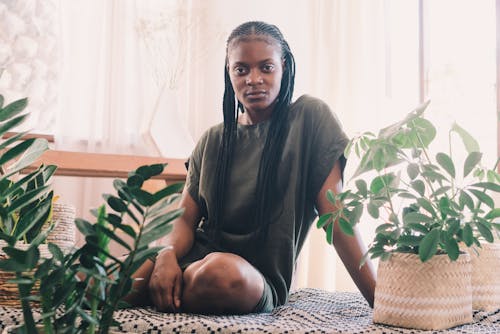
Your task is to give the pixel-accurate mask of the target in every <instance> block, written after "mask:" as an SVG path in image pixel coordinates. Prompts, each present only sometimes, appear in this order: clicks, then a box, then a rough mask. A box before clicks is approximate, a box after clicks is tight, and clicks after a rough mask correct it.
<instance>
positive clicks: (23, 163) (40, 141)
mask: <svg viewBox="0 0 500 334" xmlns="http://www.w3.org/2000/svg"><path fill="white" fill-rule="evenodd" d="M28 140H30V139H28ZM14 148H15V147H14ZM48 149H49V144H48V142H47V140H46V139H44V138H35V139H34V141H33V143H32V144H30V145H29V146H28V148H27V149H26V150H25V151H24V150H23V151H24V153H23V154H22V156H21V157H20V158H19V160H17V161H16V162H15V163H14V164H13V165H11V166H9V168H8V170H9V173H10V174H13V173H17V172H18V171H20V170H21V169H23V168H26V167H28V166H29V165H31V164H33V163H34V162H35V161H36V160H37V159H38V158H39V157H40V156H41V155H42V154H43V152H45V151H47V150H48Z"/></svg>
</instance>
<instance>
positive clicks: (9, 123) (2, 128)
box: [0, 114, 28, 136]
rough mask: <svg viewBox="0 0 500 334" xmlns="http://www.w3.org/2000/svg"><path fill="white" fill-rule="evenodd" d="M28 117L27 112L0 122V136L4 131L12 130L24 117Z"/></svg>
mask: <svg viewBox="0 0 500 334" xmlns="http://www.w3.org/2000/svg"><path fill="white" fill-rule="evenodd" d="M27 117H28V114H24V115H20V116H17V117H16V118H13V119H11V120H8V121H7V122H5V123H3V124H0V136H3V135H4V134H5V133H6V132H8V131H10V130H12V129H13V128H15V127H16V126H18V125H19V124H22V123H23V122H24V121H25V120H26V118H27Z"/></svg>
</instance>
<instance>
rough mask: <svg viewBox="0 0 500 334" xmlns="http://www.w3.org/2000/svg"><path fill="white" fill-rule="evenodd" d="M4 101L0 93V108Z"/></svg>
mask: <svg viewBox="0 0 500 334" xmlns="http://www.w3.org/2000/svg"><path fill="white" fill-rule="evenodd" d="M1 73H2V72H0V76H1ZM4 101H5V100H4V97H3V95H1V94H0V108H2V107H3V103H4Z"/></svg>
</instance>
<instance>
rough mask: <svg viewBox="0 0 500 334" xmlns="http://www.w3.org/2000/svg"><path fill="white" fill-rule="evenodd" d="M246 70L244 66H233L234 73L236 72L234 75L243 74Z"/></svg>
mask: <svg viewBox="0 0 500 334" xmlns="http://www.w3.org/2000/svg"><path fill="white" fill-rule="evenodd" d="M246 72H247V70H246V68H244V67H241V66H240V67H235V68H234V73H236V75H242V74H245V73H246Z"/></svg>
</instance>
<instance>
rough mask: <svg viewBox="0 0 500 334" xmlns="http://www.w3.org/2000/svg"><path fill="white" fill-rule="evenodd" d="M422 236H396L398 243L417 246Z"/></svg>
mask: <svg viewBox="0 0 500 334" xmlns="http://www.w3.org/2000/svg"><path fill="white" fill-rule="evenodd" d="M422 238H423V237H422V236H415V235H409V234H403V235H401V236H400V237H399V238H398V244H400V245H403V246H410V247H413V246H418V245H419V244H420V241H422Z"/></svg>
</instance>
